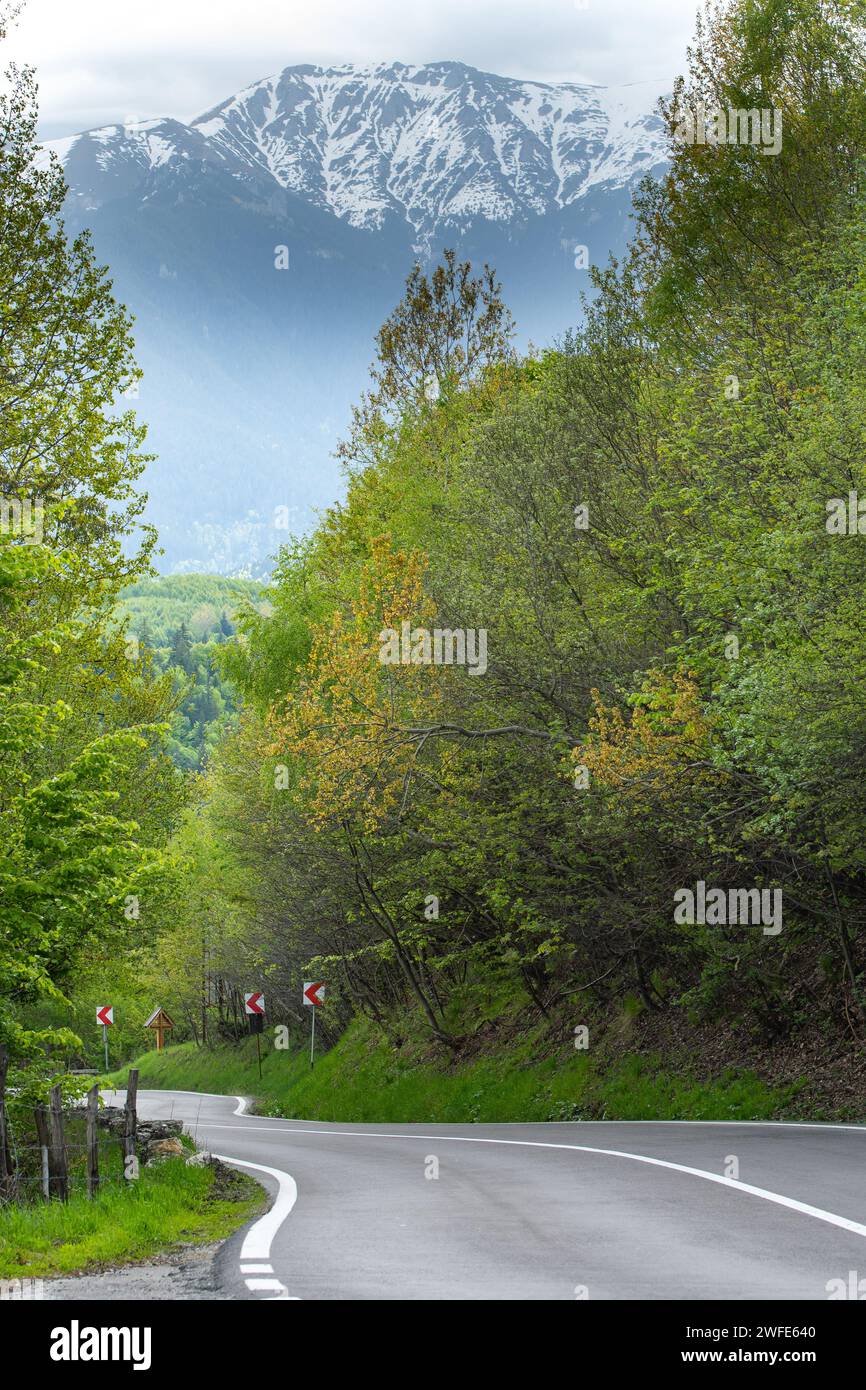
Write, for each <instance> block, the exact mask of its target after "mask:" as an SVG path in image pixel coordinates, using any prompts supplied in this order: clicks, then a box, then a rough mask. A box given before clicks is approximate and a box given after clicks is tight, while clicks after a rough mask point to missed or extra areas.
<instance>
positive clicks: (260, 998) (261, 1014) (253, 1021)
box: [244, 989, 265, 1081]
mask: <svg viewBox="0 0 866 1390" xmlns="http://www.w3.org/2000/svg"><path fill="white" fill-rule="evenodd" d="M244 1012H245V1013H246V1015H247V1017H248V1018H249V1021H250V1032H251V1033H255V1037H256V1057H257V1058H258V1061H259V1080H260V1081H261V1079H262V1042H261V1035H262V1032H263V1030H264V1026H265V996H264V995H263V994H262V992H261V990H260V989H254V990H252V991H251V993H249V994H245V995H244Z"/></svg>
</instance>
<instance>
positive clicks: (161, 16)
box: [0, 0, 698, 139]
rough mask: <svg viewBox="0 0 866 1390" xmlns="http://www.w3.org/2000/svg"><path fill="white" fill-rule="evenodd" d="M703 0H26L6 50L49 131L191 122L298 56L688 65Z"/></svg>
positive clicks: (662, 78) (581, 77) (556, 78)
mask: <svg viewBox="0 0 866 1390" xmlns="http://www.w3.org/2000/svg"><path fill="white" fill-rule="evenodd" d="M697 8H698V3H697V0H26V4H25V7H24V11H23V13H22V15H21V17H20V19H19V21H18V24H17V26H16V27H15V28H14V29H13V30H12V31H11V33H10V35H9V38H8V39H7V40H6V42H5V44H3V45H2V48H0V51H2V50H5V53H6V55H7V57H13V58H15V59H16V60H17V61H19V62H25V61H26V62H29V63H32V64H34V65H35V67H36V68H37V70H38V74H39V83H40V96H41V111H42V124H41V131H42V135H43V138H45V139H52V138H54V137H55V136H59V135H66V134H71V133H72V132H74V131H78V130H86V129H88V128H90V127H93V126H99V125H108V124H110V123H112V122H114V121H122V120H128V119H130V118H142V119H143V118H147V117H150V116H176V117H177V118H178V119H180V120H189V119H190V118H191V117H193V116H197V115H200V114H201V113H202V112H203V111H206V110H207V109H208V108H209V107H211V106H214V105H215V104H216V103H217V102H218V101H221V100H222V98H223V97H226V96H229V95H231V94H232V93H233V92H236V91H238V90H240V89H241V88H243V87H245V86H248V85H249V84H250V83H251V82H255V81H256V80H258V79H259V78H261V77H267V76H269V75H270V74H272V73H274V72H279V71H280V69H281V68H284V67H287V66H288V65H289V64H293V63H319V64H322V65H327V64H332V63H371V62H393V61H398V62H403V63H425V62H433V61H436V60H438V59H458V60H460V61H461V62H464V63H469V64H471V65H472V66H474V67H478V68H483V69H485V70H486V71H488V72H496V73H502V74H504V75H505V76H508V77H522V78H536V79H539V80H541V81H551V82H598V83H604V84H608V83H620V82H640V81H650V82H653V83H655V84H657V85H658V86H659V87H660V88H661V87H664V86H667V84H668V83H669V82H670V81H671V80H672V79H673V77H674V76H675V75H676V73H677V72H679V71H680V70H681V68H682V60H683V56H684V53H685V48H686V44H687V43H688V41H689V39H690V38H691V35H692V29H693V24H694V17H695V13H696V11H697Z"/></svg>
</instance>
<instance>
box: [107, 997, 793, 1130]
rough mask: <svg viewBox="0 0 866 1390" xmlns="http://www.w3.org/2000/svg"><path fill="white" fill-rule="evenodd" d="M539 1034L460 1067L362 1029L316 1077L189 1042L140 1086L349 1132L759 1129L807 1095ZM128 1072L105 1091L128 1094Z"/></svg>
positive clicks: (150, 1067)
mask: <svg viewBox="0 0 866 1390" xmlns="http://www.w3.org/2000/svg"><path fill="white" fill-rule="evenodd" d="M540 1040H541V1029H540V1028H539V1029H538V1030H535V1031H534V1032H531V1033H527V1034H524V1036H523V1037H522V1038H521V1039H520V1040H519V1041H512V1042H509V1043H508V1044H507V1045H503V1046H501V1047H499V1048H495V1049H493V1050H489V1051H486V1052H484V1053H482V1054H481V1055H479V1056H477V1057H476V1058H474V1059H471V1060H466V1061H463V1062H462V1063H460V1064H459V1065H456V1066H455V1065H450V1066H449V1065H448V1063H447V1061H438V1060H431V1058H430V1055H429V1044H427V1043H426V1041H422V1040H421V1038H420V1037H415V1038H411V1037H410V1038H408V1039H406V1040H405V1041H404V1043H403V1045H402V1046H401V1047H399V1048H395V1047H394V1046H393V1045H391V1044H390V1043H388V1042H386V1041H383V1040H382V1039H381V1037H380V1035H378V1034H377V1032H376V1031H375V1029H374V1028H373V1026H372V1025H371V1024H370V1023H368V1022H367V1021H366V1020H363V1019H356V1020H355V1021H354V1022H353V1023H352V1024H351V1025H350V1026H349V1028H348V1029H347V1030H346V1032H345V1033H344V1034H343V1036H342V1037H341V1038H340V1040H339V1042H337V1044H336V1045H335V1046H334V1047H332V1048H331V1049H330V1051H329V1052H326V1053H324V1054H323V1055H321V1056H320V1057H319V1058H317V1060H316V1065H315V1067H314V1068H313V1069H311V1068H310V1065H309V1059H308V1055H307V1053H306V1050H305V1047H304V1045H303V1044H302V1043H301V1042H300V1041H299V1042H298V1043H297V1044H296V1046H295V1047H294V1049H290V1050H285V1051H279V1050H276V1049H275V1048H273V1046H272V1045H271V1042H270V1040H268V1039H267V1035H265V1036H264V1037H263V1039H262V1042H263V1047H262V1053H263V1056H262V1079H261V1081H260V1080H259V1075H258V1066H257V1062H256V1050H255V1042H254V1040H253V1039H251V1038H248V1039H244V1040H243V1041H242V1042H240V1043H238V1044H236V1045H234V1046H230V1045H221V1046H219V1047H215V1048H197V1047H196V1046H195V1044H194V1043H182V1044H180V1045H178V1046H175V1047H170V1048H167V1049H166V1050H165V1051H163V1052H162V1053H160V1054H157V1053H156V1052H149V1053H145V1054H144V1056H142V1057H139V1058H138V1059H137V1060H136V1061H135V1062H134V1063H132V1064H131V1065H134V1066H137V1067H138V1069H139V1073H140V1079H139V1085H140V1086H142V1087H165V1088H169V1089H171V1088H174V1089H179V1090H201V1091H213V1092H216V1093H219V1094H226V1095H246V1096H251V1097H254V1098H255V1101H256V1109H257V1110H258V1112H259V1113H260V1114H263V1115H276V1116H283V1117H286V1118H294V1119H304V1120H337V1121H343V1122H346V1123H376V1122H382V1123H391V1124H395V1123H402V1122H418V1121H426V1122H429V1123H437V1122H449V1123H465V1122H472V1121H477V1122H484V1121H491V1122H492V1121H528V1120H538V1121H545V1120H591V1119H608V1120H644V1119H646V1120H668V1119H671V1120H763V1119H771V1118H777V1117H778V1116H779V1114H780V1113H782V1111H783V1110H784V1109H785V1108H786V1107H787V1106H789V1105H790V1103H791V1101H792V1099H793V1098H794V1096H795V1095H796V1093H797V1092H798V1090H799V1089H800V1086H799V1085H795V1086H786V1087H775V1088H773V1087H770V1086H768V1085H767V1084H766V1083H765V1082H763V1081H762V1080H761V1079H760V1078H758V1077H757V1076H755V1075H754V1074H752V1073H750V1072H737V1073H735V1072H733V1071H730V1072H725V1073H724V1074H722V1075H720V1076H717V1077H714V1078H711V1079H702V1078H698V1077H697V1076H695V1075H690V1074H685V1073H681V1072H679V1071H677V1072H674V1071H673V1070H669V1069H666V1068H665V1066H664V1064H663V1060H662V1058H661V1057H659V1056H657V1055H654V1054H641V1055H636V1054H628V1055H626V1056H625V1057H622V1058H619V1059H617V1060H614V1061H611V1062H610V1063H609V1064H608V1065H607V1066H601V1065H600V1064H598V1063H596V1061H595V1060H594V1059H591V1058H590V1056H589V1055H588V1054H587V1053H584V1052H577V1051H575V1050H574V1049H572V1050H571V1051H570V1053H569V1052H564V1051H563V1050H561V1051H560V1052H559V1053H557V1054H556V1055H552V1056H551V1055H548V1056H544V1055H540V1054H541V1052H542V1049H541V1047H540ZM125 1076H126V1069H124V1070H122V1071H120V1072H115V1073H114V1074H113V1076H112V1077H111V1078H109V1081H108V1083H107V1084H110V1085H117V1086H122V1085H123V1084H124V1082H125Z"/></svg>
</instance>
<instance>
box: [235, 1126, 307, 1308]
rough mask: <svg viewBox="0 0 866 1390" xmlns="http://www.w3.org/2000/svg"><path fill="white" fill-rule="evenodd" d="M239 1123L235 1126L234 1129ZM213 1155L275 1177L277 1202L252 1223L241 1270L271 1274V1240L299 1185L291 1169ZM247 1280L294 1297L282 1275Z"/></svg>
mask: <svg viewBox="0 0 866 1390" xmlns="http://www.w3.org/2000/svg"><path fill="white" fill-rule="evenodd" d="M236 1113H237V1112H236ZM237 1127H238V1126H236V1125H234V1126H232V1128H235V1129H236V1128H237ZM220 1128H224V1126H220ZM214 1158H218V1159H219V1160H220V1161H221V1162H222V1163H232V1164H234V1165H235V1166H236V1167H238V1168H253V1169H255V1171H256V1172H257V1173H267V1175H268V1177H270V1178H274V1180H275V1181H276V1184H277V1195H276V1199H275V1201H274V1204H273V1206H272V1207H271V1209H270V1211H267V1212H265V1214H264V1216H260V1217H259V1219H258V1221H254V1222H253V1224H252V1226H250V1229H249V1230H248V1231H247V1233H246V1236H245V1237H244V1243H243V1245H242V1246H241V1253H240V1267H241V1274H243V1275H251V1274H259V1273H261V1274H265V1273H268V1274H272V1273H273V1266H272V1265H271V1263H270V1258H271V1242H272V1241H273V1239H274V1236H275V1235H276V1234H277V1231H278V1230H279V1229H280V1227H281V1226H282V1224H283V1222H284V1221H285V1219H286V1217H287V1216H288V1215H289V1213H290V1212H291V1210H292V1207H293V1206H294V1205H295V1202H296V1201H297V1200H298V1185H297V1183H296V1182H295V1180H294V1178H293V1177H292V1175H291V1173H285V1172H283V1170H282V1168H268V1167H267V1166H266V1164H264V1163H250V1162H249V1160H248V1159H245V1158H230V1157H229V1156H228V1154H214ZM245 1283H246V1286H247V1288H248V1289H249V1290H250V1292H251V1293H266V1292H270V1293H271V1294H272V1295H273V1297H274V1298H279V1299H289V1298H292V1295H291V1294H290V1293H289V1291H288V1289H287V1288H286V1286H285V1284H282V1283H281V1282H280V1280H279V1279H254V1278H246V1279H245Z"/></svg>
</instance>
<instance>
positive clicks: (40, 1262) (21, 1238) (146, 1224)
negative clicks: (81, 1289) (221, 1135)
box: [0, 1146, 265, 1279]
mask: <svg viewBox="0 0 866 1390" xmlns="http://www.w3.org/2000/svg"><path fill="white" fill-rule="evenodd" d="M121 1168H122V1160H121V1158H120V1151H119V1146H118V1157H117V1162H116V1166H115V1165H114V1164H112V1165H111V1166H110V1169H109V1170H108V1171H107V1172H106V1177H107V1178H108V1179H109V1181H107V1182H106V1185H105V1187H104V1188H103V1189H102V1190H101V1191H99V1192H98V1194H97V1196H96V1197H95V1198H94V1200H93V1201H90V1200H89V1199H88V1198H87V1196H86V1194H85V1193H83V1192H80V1191H77V1192H73V1194H72V1195H71V1197H70V1199H69V1201H68V1202H65V1203H64V1202H59V1201H51V1202H43V1201H39V1202H32V1203H22V1204H21V1205H16V1204H12V1203H10V1204H8V1205H6V1206H4V1207H2V1208H0V1278H4V1279H10V1278H25V1277H26V1278H34V1277H48V1276H51V1275H60V1274H71V1273H77V1272H79V1271H81V1270H86V1269H91V1270H92V1269H94V1267H96V1268H99V1267H101V1266H105V1265H116V1264H128V1263H131V1262H134V1261H141V1260H146V1259H148V1258H150V1257H152V1256H154V1255H158V1254H160V1255H161V1254H164V1253H165V1252H166V1249H167V1248H169V1249H170V1248H171V1247H173V1246H179V1245H181V1244H183V1245H189V1244H194V1245H198V1244H202V1243H204V1242H208V1241H216V1240H222V1239H224V1238H225V1237H226V1236H229V1235H231V1234H232V1232H233V1231H235V1230H236V1229H237V1228H238V1227H239V1226H241V1225H243V1223H244V1222H245V1221H249V1220H250V1219H251V1217H253V1216H255V1215H256V1213H257V1212H258V1211H259V1210H261V1208H262V1207H263V1205H264V1202H265V1198H264V1194H263V1192H262V1190H261V1188H260V1187H259V1186H258V1184H257V1183H255V1182H253V1181H252V1179H250V1178H247V1177H246V1176H244V1175H242V1174H239V1173H234V1172H232V1174H231V1177H230V1178H225V1179H222V1178H221V1179H218V1178H217V1177H216V1175H215V1173H214V1170H213V1169H212V1168H188V1167H187V1166H186V1164H185V1163H184V1162H183V1160H182V1159H180V1158H168V1159H166V1160H165V1161H164V1162H162V1163H160V1164H157V1165H155V1166H154V1167H152V1168H142V1169H141V1172H140V1176H139V1177H138V1179H137V1180H136V1181H134V1182H130V1183H128V1184H126V1183H124V1182H123V1179H122V1172H121Z"/></svg>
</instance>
